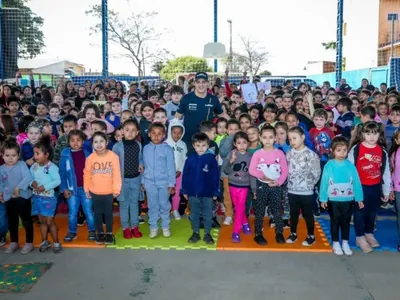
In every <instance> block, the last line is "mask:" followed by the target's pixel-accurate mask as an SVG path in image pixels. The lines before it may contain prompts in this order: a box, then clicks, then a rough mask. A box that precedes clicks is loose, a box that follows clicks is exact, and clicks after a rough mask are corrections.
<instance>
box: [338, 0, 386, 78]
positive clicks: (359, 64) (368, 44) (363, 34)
mask: <svg viewBox="0 0 400 300" xmlns="http://www.w3.org/2000/svg"><path fill="white" fill-rule="evenodd" d="M344 22H345V23H347V35H346V36H344V38H343V57H346V70H347V71H348V70H354V69H362V68H367V67H376V66H377V51H378V32H379V30H378V29H379V0H344Z"/></svg>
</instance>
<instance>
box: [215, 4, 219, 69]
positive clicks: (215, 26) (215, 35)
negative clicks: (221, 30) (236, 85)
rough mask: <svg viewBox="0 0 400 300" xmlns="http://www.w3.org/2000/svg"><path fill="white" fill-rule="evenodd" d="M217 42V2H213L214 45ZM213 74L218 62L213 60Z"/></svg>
mask: <svg viewBox="0 0 400 300" xmlns="http://www.w3.org/2000/svg"><path fill="white" fill-rule="evenodd" d="M217 42H218V0H214V43H217ZM214 72H218V60H217V59H214Z"/></svg>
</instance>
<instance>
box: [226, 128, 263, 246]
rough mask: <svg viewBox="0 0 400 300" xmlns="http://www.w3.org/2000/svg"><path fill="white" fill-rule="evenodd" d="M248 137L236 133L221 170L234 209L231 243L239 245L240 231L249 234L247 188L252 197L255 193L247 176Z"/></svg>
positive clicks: (249, 154) (244, 134)
mask: <svg viewBox="0 0 400 300" xmlns="http://www.w3.org/2000/svg"><path fill="white" fill-rule="evenodd" d="M249 144H250V142H249V137H248V136H247V134H246V133H244V132H241V131H240V132H238V133H236V134H235V136H234V137H233V146H234V147H235V149H234V150H232V152H231V153H230V154H229V155H228V157H227V159H226V161H225V163H224V166H223V169H224V172H225V173H226V174H228V181H229V192H230V195H231V198H232V203H233V205H234V207H235V218H234V223H233V233H232V242H233V243H240V231H241V230H243V233H244V234H246V235H250V234H251V229H250V226H249V221H248V219H247V216H246V200H247V194H248V191H249V187H250V186H251V189H252V192H253V195H255V193H256V182H255V179H254V177H252V176H250V174H249V166H250V161H251V157H252V154H251V153H250V152H248V151H247V149H248V147H249Z"/></svg>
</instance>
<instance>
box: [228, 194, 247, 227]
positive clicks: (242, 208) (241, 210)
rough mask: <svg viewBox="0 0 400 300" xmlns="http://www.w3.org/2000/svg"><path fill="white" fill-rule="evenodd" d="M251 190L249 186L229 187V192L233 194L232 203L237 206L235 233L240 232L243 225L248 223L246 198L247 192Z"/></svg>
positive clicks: (234, 223)
mask: <svg viewBox="0 0 400 300" xmlns="http://www.w3.org/2000/svg"><path fill="white" fill-rule="evenodd" d="M248 191H249V188H248V187H242V188H239V187H234V186H230V187H229V192H230V194H231V199H232V203H233V205H234V207H235V218H234V222H233V233H240V230H241V229H242V226H243V225H244V224H248V223H249V221H248V220H247V216H246V199H247V193H248Z"/></svg>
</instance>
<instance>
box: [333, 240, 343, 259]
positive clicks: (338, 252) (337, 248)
mask: <svg viewBox="0 0 400 300" xmlns="http://www.w3.org/2000/svg"><path fill="white" fill-rule="evenodd" d="M332 251H333V253H335V254H336V255H339V256H342V255H343V250H342V247H340V244H339V242H333V245H332Z"/></svg>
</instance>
